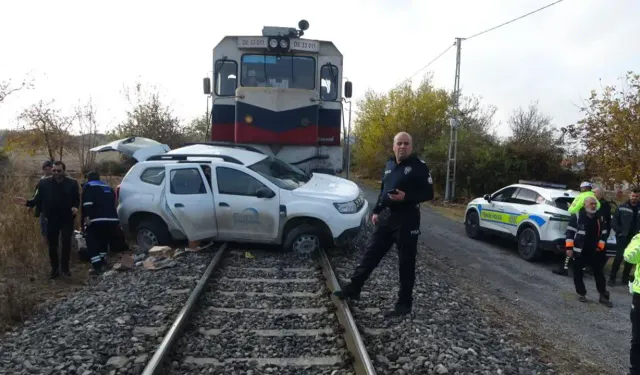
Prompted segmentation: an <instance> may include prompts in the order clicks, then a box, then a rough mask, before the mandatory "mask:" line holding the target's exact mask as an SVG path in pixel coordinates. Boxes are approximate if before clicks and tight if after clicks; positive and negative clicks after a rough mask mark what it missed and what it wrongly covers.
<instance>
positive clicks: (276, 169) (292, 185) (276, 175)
mask: <svg viewBox="0 0 640 375" xmlns="http://www.w3.org/2000/svg"><path fill="white" fill-rule="evenodd" d="M248 168H249V169H251V170H252V171H254V172H256V173H259V174H260V175H261V176H264V177H265V178H266V179H268V180H269V181H271V182H273V183H274V184H276V185H277V186H278V187H279V188H281V189H286V190H295V189H297V188H299V187H301V186H302V185H304V184H306V183H307V182H309V180H310V179H311V177H310V176H307V175H306V174H305V173H304V172H303V171H302V170H300V169H299V168H297V167H295V166H293V165H291V164H287V163H285V162H283V161H282V160H280V159H277V158H274V157H272V156H268V157H266V158H264V159H262V160H260V161H259V162H257V163H255V164H253V165H250V166H249V167H248Z"/></svg>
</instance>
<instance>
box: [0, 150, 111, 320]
mask: <svg viewBox="0 0 640 375" xmlns="http://www.w3.org/2000/svg"><path fill="white" fill-rule="evenodd" d="M18 164H19V161H18ZM2 172H3V174H2V175H0V207H2V210H1V211H0V238H1V239H2V241H0V331H4V330H6V329H7V328H9V327H10V326H12V325H13V324H15V323H18V322H21V321H23V320H24V319H25V318H26V317H28V316H29V314H30V313H31V312H32V311H33V309H34V308H35V307H36V306H37V305H38V304H40V303H42V302H44V301H46V300H49V299H51V298H58V297H61V296H64V295H66V294H68V293H70V292H73V291H74V290H76V289H78V288H80V287H82V286H83V285H85V282H86V280H87V277H88V270H89V267H90V266H89V265H88V264H87V263H84V262H82V261H80V260H78V259H77V257H76V256H75V254H76V252H75V247H74V241H72V251H71V253H72V255H71V274H72V277H71V278H61V279H59V280H54V281H50V280H48V276H49V273H50V271H51V267H50V263H49V256H48V249H47V247H46V245H45V244H44V242H43V239H42V236H41V234H40V225H39V221H38V218H37V217H35V216H34V211H33V209H28V208H26V207H24V206H18V205H15V204H14V203H13V202H12V198H13V197H16V196H20V197H26V198H29V197H31V196H32V195H33V192H34V188H35V186H36V184H37V183H38V179H39V178H40V175H39V174H38V173H37V172H36V173H33V172H31V171H29V169H28V168H25V167H20V168H16V166H15V164H14V165H13V167H11V168H9V169H7V168H5V170H3V171H2ZM71 177H74V178H76V180H77V181H78V182H79V183H82V181H83V178H82V177H79V176H77V175H71ZM119 179H120V178H118V177H116V178H105V179H103V180H105V182H108V183H110V184H112V186H115V184H117V183H118V182H119ZM78 221H79V220H78ZM79 228H80V227H79V222H76V229H79Z"/></svg>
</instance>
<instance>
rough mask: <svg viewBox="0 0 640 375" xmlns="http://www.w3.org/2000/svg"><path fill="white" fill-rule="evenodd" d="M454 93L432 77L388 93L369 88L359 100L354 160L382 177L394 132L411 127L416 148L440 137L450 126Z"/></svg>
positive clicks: (361, 169) (368, 172) (408, 130)
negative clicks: (381, 171)
mask: <svg viewBox="0 0 640 375" xmlns="http://www.w3.org/2000/svg"><path fill="white" fill-rule="evenodd" d="M450 102H451V97H450V95H449V94H448V93H447V92H446V91H445V90H441V89H436V88H434V87H433V85H432V84H431V79H430V78H429V77H427V78H425V79H423V81H422V82H421V83H420V85H419V86H418V88H417V89H416V90H415V91H414V90H412V89H411V83H410V82H408V83H405V84H404V85H401V86H398V87H396V88H394V89H393V90H391V91H390V92H389V93H387V94H376V93H374V92H373V91H368V92H367V93H366V94H365V98H364V99H363V100H360V101H359V102H358V117H357V119H356V121H355V123H354V130H353V135H354V137H355V138H356V142H355V144H354V145H353V164H354V165H357V166H358V168H359V171H360V172H362V173H364V174H365V175H366V176H368V177H374V176H375V177H378V178H379V177H380V168H381V165H382V164H383V163H384V161H385V160H386V159H387V158H388V157H389V156H390V155H391V150H390V149H391V145H392V143H393V136H394V135H395V134H396V133H398V132H400V131H407V132H408V133H409V134H411V136H412V137H413V148H414V150H416V151H419V150H422V149H423V148H424V145H425V143H426V142H427V141H431V140H433V139H437V138H439V137H440V135H441V134H442V133H443V131H444V130H445V129H446V128H447V125H448V116H447V113H448V109H449V104H450Z"/></svg>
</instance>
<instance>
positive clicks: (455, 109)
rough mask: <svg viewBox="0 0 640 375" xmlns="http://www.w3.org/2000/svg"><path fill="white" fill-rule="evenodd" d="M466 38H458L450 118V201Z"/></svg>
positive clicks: (453, 188)
mask: <svg viewBox="0 0 640 375" xmlns="http://www.w3.org/2000/svg"><path fill="white" fill-rule="evenodd" d="M463 39H464V38H456V43H455V44H456V78H455V82H454V84H453V111H452V115H451V119H450V124H451V135H450V140H449V155H448V157H447V182H446V186H445V191H444V200H445V201H450V200H452V199H453V198H454V196H455V191H456V155H457V151H458V125H459V121H458V113H459V111H458V104H459V98H460V47H461V44H462V40H463Z"/></svg>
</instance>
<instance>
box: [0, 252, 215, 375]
mask: <svg viewBox="0 0 640 375" xmlns="http://www.w3.org/2000/svg"><path fill="white" fill-rule="evenodd" d="M205 251H206V250H205ZM212 258H213V254H212V253H211V252H203V253H186V254H182V255H180V256H178V257H176V258H175V261H176V262H177V265H176V266H174V267H172V268H165V269H161V270H155V271H151V270H147V269H144V268H142V267H136V268H134V269H132V270H129V271H122V272H120V271H110V272H109V273H108V274H106V275H103V276H101V277H100V279H98V280H95V281H93V282H92V283H91V284H90V285H88V286H87V287H85V288H83V289H82V290H81V291H79V292H77V293H75V294H73V295H71V296H68V297H66V298H64V299H62V300H59V301H56V302H55V303H52V304H51V305H50V306H43V307H42V309H41V311H39V312H38V313H36V314H34V315H33V316H32V317H31V318H30V319H29V320H28V321H27V322H26V323H25V324H24V325H23V326H21V327H18V328H16V329H14V330H13V331H10V332H8V333H7V334H6V335H5V336H4V337H2V338H1V340H0V373H2V374H61V375H65V374H69V375H72V374H78V375H94V374H140V373H141V372H142V369H143V368H144V366H145V365H146V362H147V361H148V359H149V358H150V357H151V355H152V353H153V351H154V350H155V348H156V346H157V345H158V344H159V343H160V341H161V340H162V337H163V336H164V334H165V332H166V330H167V329H168V327H169V326H170V325H171V323H172V321H173V319H175V316H176V315H177V313H178V311H180V309H181V308H182V305H183V304H184V302H185V301H186V300H187V298H188V297H189V293H190V292H191V290H192V289H193V286H194V285H195V282H196V281H197V279H198V278H199V277H200V276H201V275H202V273H203V272H204V270H205V269H206V266H207V265H208V264H209V262H210V261H211V259H212Z"/></svg>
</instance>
